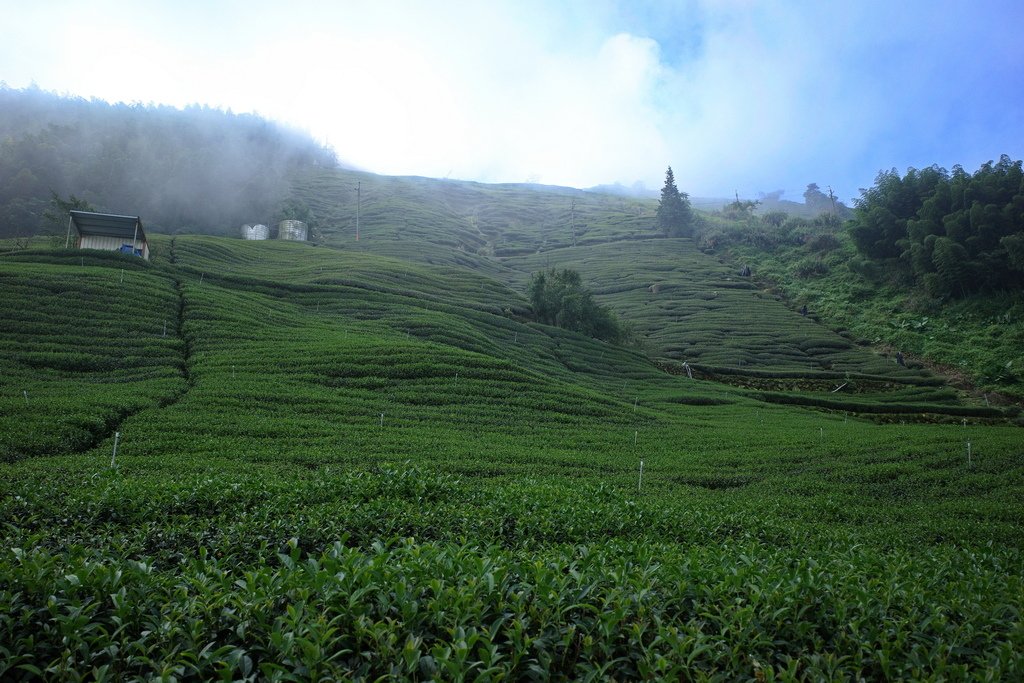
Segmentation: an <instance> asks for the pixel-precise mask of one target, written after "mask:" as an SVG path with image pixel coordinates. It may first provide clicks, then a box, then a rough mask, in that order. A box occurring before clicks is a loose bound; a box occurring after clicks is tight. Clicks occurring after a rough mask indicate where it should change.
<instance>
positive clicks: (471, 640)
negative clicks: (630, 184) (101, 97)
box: [0, 170, 1024, 681]
mask: <svg viewBox="0 0 1024 683" xmlns="http://www.w3.org/2000/svg"><path fill="white" fill-rule="evenodd" d="M356 183H359V184H360V192H361V196H360V201H361V202H365V203H364V204H362V205H361V206H360V207H359V210H360V222H361V224H360V233H361V234H360V239H359V241H358V242H357V241H355V232H354V227H355V226H354V220H353V219H354V211H353V209H354V208H355V207H354V202H355V201H356V197H355V193H354V191H353V187H354V186H355V184H356ZM294 197H295V198H296V200H297V201H301V202H302V203H303V204H304V205H305V206H306V207H308V209H309V211H310V212H311V214H312V215H313V216H315V219H316V224H317V226H318V228H319V230H320V231H321V233H320V239H319V241H318V242H317V243H315V244H312V243H306V244H303V243H294V242H283V241H264V242H259V241H242V240H238V239H232V238H228V237H213V236H203V235H185V234H177V235H153V236H151V238H152V239H151V248H152V252H153V254H154V256H153V260H152V261H151V262H142V261H141V260H138V259H133V258H131V257H127V256H122V255H118V254H112V253H111V254H107V253H104V252H96V251H75V250H65V249H62V248H54V247H52V246H50V245H49V243H48V242H46V241H45V240H37V241H35V242H33V243H30V244H29V248H27V249H4V252H5V253H4V254H3V255H2V256H0V293H2V296H0V340H2V343H0V348H2V349H3V351H2V353H0V369H2V375H0V459H2V460H3V463H2V464H0V473H2V476H0V521H2V522H3V525H2V532H0V533H2V535H3V541H4V544H3V545H4V551H3V552H2V553H0V677H3V678H5V679H11V680H34V679H60V680H209V679H221V680H257V679H259V680H313V679H316V680H330V679H334V680H337V679H356V680H370V679H372V680H470V679H471V680H495V681H496V680H543V679H555V680H569V679H573V680H575V679H601V678H614V679H616V680H626V679H662V678H674V679H682V680H735V679H738V678H742V679H753V680H836V679H847V678H850V679H861V678H862V679H881V678H897V679H918V680H948V679H956V680H960V679H978V680H999V679H1002V680H1009V679H1014V678H1017V677H1019V676H1020V675H1021V672H1022V669H1024V655H1022V654H1021V653H1022V652H1024V648H1022V643H1024V622H1022V620H1021V609H1022V599H1021V596H1022V595H1024V583H1022V576H1024V557H1022V555H1021V547H1022V540H1024V537H1022V531H1021V530H1022V529H1024V506H1022V505H1021V503H1020V500H1021V497H1022V494H1024V460H1022V457H1024V451H1022V448H1021V444H1022V443H1024V441H1022V439H1021V433H1022V432H1021V429H1020V425H1019V410H1018V409H1017V408H1016V407H1014V406H1012V405H1010V406H995V405H986V403H985V402H984V401H983V400H981V399H980V398H978V397H975V396H972V395H970V394H967V393H964V392H961V391H958V390H956V389H954V388H952V387H951V386H950V385H949V384H948V382H947V381H946V380H945V379H944V378H943V377H940V376H938V375H936V374H933V373H932V372H930V371H928V370H927V369H925V368H924V367H920V366H913V364H911V367H902V366H899V365H897V364H896V363H895V362H894V360H893V359H892V358H889V357H886V356H884V355H882V354H880V353H878V352H876V351H875V350H873V349H872V348H871V347H869V346H866V345H864V344H862V343H858V339H857V338H856V337H855V336H854V335H852V334H850V333H844V334H839V333H836V332H834V331H832V330H831V329H829V327H827V326H826V325H823V324H821V323H820V322H818V321H817V320H815V319H814V317H813V316H807V317H805V316H802V315H800V314H799V312H797V311H796V310H795V307H794V306H793V305H792V304H791V303H790V302H788V301H786V300H783V299H782V298H781V297H780V296H779V295H778V294H777V293H776V291H775V290H774V289H772V288H770V287H769V286H768V285H766V284H764V283H763V282H762V281H760V280H757V279H752V278H747V277H741V276H740V275H738V272H737V270H738V269H737V267H736V265H735V263H733V262H732V261H730V260H727V259H725V257H724V256H723V255H717V254H709V253H705V252H702V251H701V250H700V249H699V248H698V242H697V241H696V240H693V239H689V238H673V239H664V238H657V235H656V233H653V231H652V229H651V226H652V224H653V219H652V216H653V212H654V207H655V202H653V201H646V200H626V199H621V198H618V197H612V196H608V195H599V194H591V193H582V192H577V191H573V190H562V189H558V188H537V187H522V186H486V185H478V184H474V183H455V182H441V181H428V180H426V179H416V178H409V179H402V178H384V177H377V176H370V175H369V174H361V173H356V172H349V171H325V170H318V171H313V172H311V173H310V175H308V176H306V177H305V178H304V179H303V180H301V181H300V182H298V184H296V186H295V188H294ZM574 242H575V246H574ZM11 246H13V245H11ZM548 268H572V269H574V270H576V271H578V272H579V273H580V274H581V276H582V279H583V282H584V283H585V284H586V286H587V287H588V288H589V289H590V290H591V291H592V292H593V293H594V296H595V299H596V300H597V301H599V302H600V303H601V304H602V305H605V306H607V307H609V309H611V310H612V311H613V312H614V313H615V314H616V315H617V316H618V317H619V319H620V320H622V321H623V322H624V323H626V324H627V325H629V326H630V328H631V329H632V334H633V339H632V341H631V342H629V343H625V344H621V345H613V344H609V343H605V342H601V341H598V340H595V339H591V338H588V337H584V336H581V335H578V334H575V333H572V332H568V331H566V330H563V329H560V328H557V327H552V326H548V325H543V324H540V323H537V322H535V321H534V319H533V316H532V312H531V310H530V307H529V303H528V300H527V298H526V294H525V292H526V284H527V282H528V281H529V278H530V276H531V275H532V274H533V273H535V272H538V271H541V270H545V269H548ZM115 439H116V442H117V450H116V456H115V453H114V447H115Z"/></svg>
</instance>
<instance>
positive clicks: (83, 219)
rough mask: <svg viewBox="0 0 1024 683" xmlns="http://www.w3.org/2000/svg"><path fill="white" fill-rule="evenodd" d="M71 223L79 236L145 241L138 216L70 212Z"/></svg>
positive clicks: (144, 234)
mask: <svg viewBox="0 0 1024 683" xmlns="http://www.w3.org/2000/svg"><path fill="white" fill-rule="evenodd" d="M71 222H72V223H74V225H75V230H77V231H78V234H79V235H99V236H102V237H119V238H121V239H125V240H129V241H130V240H131V239H132V238H133V237H135V239H136V240H138V241H140V242H144V241H145V240H146V233H145V232H143V231H142V220H141V219H139V217H138V216H118V215H117V214H112V213H94V212H92V211H72V212H71ZM136 229H138V232H137V233H136Z"/></svg>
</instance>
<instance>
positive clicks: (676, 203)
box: [657, 166, 694, 237]
mask: <svg viewBox="0 0 1024 683" xmlns="http://www.w3.org/2000/svg"><path fill="white" fill-rule="evenodd" d="M657 218H658V229H659V230H661V231H662V232H663V233H665V236H666V237H691V236H693V223H694V220H693V210H692V209H691V208H690V198H689V196H688V195H687V194H686V193H685V192H680V191H679V188H677V187H676V178H675V175H674V174H673V173H672V167H671V166H669V167H668V171H666V172H665V186H664V187H663V188H661V200H660V201H659V202H658V213H657Z"/></svg>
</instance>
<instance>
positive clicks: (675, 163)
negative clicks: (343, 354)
mask: <svg viewBox="0 0 1024 683" xmlns="http://www.w3.org/2000/svg"><path fill="white" fill-rule="evenodd" d="M0 16H2V17H4V24H5V31H4V39H3V40H2V41H0V81H2V82H4V83H6V84H7V86H8V87H12V88H24V87H30V86H32V85H34V86H37V87H39V88H42V89H44V90H48V91H53V92H58V93H61V94H66V95H71V96H78V97H85V98H98V99H103V100H106V101H110V102H128V103H134V102H139V103H143V104H168V105H172V106H177V107H184V106H187V105H189V104H205V105H208V106H212V107H218V108H222V109H230V110H231V111H234V112H236V113H241V112H254V113H257V114H260V115H262V116H265V117H267V118H270V119H273V120H275V121H279V122H282V123H285V124H288V125H290V126H293V127H296V128H299V129H301V130H305V131H308V132H309V133H310V134H312V135H313V136H314V137H316V138H317V139H318V140H320V141H322V142H325V143H326V144H329V145H330V146H331V147H333V149H334V150H335V151H336V153H337V155H338V157H339V159H340V160H342V161H343V162H344V163H346V164H347V165H351V166H354V167H357V168H361V169H364V170H367V171H372V172H375V173H382V174H388V175H422V176H430V177H438V178H445V177H449V178H458V179H464V180H478V181H483V182H538V183H545V184H552V185H566V186H571V187H590V186H594V185H598V184H613V183H620V184H623V185H627V186H634V185H635V186H644V187H646V188H647V189H651V190H657V189H659V188H660V187H661V185H662V184H663V182H664V177H665V169H666V167H667V166H672V168H673V171H674V173H675V177H676V182H677V185H678V186H679V189H680V190H682V191H685V192H688V193H690V194H691V195H693V196H699V197H728V196H733V194H734V193H738V194H739V196H740V197H743V198H757V197H758V196H759V195H760V194H761V193H769V192H775V191H778V190H784V192H785V194H784V195H783V198H784V199H792V200H796V201H801V200H802V198H801V195H802V193H803V191H804V189H805V188H806V186H807V184H808V183H811V182H814V183H817V184H818V185H820V186H821V187H822V188H823V189H826V188H829V187H831V188H833V190H834V191H835V193H836V194H837V195H838V197H839V198H840V199H842V200H843V201H846V202H847V203H849V202H850V201H851V200H853V199H855V198H856V197H858V196H859V194H860V188H866V187H870V186H871V185H872V184H873V182H874V179H875V176H876V175H877V174H878V172H879V171H881V170H888V169H891V168H896V169H897V170H898V171H899V172H901V173H903V172H905V171H906V169H907V168H908V167H916V168H922V167H926V166H930V165H932V164H938V165H940V166H943V167H945V168H951V167H952V166H953V165H954V164H960V165H962V166H963V167H964V168H965V169H966V170H967V171H969V172H971V171H974V170H977V168H978V167H979V166H980V165H981V164H983V163H984V162H986V161H988V160H997V159H998V158H999V156H1000V155H1001V154H1008V155H1010V156H1011V157H1012V158H1013V159H1020V158H1022V157H1024V40H1022V39H1021V37H1020V27H1021V26H1022V25H1024V2H1021V0H976V1H975V2H959V1H958V2H948V1H944V0H928V1H921V0H901V1H899V2H895V1H893V0H884V1H875V0H864V1H858V2H822V1H821V0H818V1H816V2H809V1H805V0H777V1H776V0H764V1H760V2H759V1H755V0H677V1H674V2H673V1H644V0H585V1H584V0H581V1H578V2H577V1H572V0H493V1H490V2H487V1H483V0H476V1H473V0H464V1H460V2H456V1H453V0H422V1H412V0H406V1H402V0H394V1H392V0H335V1H333V2H326V1H323V2H312V1H307V0H290V1H289V2H287V3H284V2H265V1H263V0H168V1H163V0H150V1H146V0H131V1H125V0H34V1H33V2H25V0H0ZM2 114H3V113H2V112H0V116H2Z"/></svg>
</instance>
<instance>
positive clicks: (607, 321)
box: [526, 268, 627, 342]
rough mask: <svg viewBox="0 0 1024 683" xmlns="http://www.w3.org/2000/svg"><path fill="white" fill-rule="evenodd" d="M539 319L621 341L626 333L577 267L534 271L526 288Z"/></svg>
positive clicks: (543, 321)
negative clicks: (593, 292) (584, 279)
mask: <svg viewBox="0 0 1024 683" xmlns="http://www.w3.org/2000/svg"><path fill="white" fill-rule="evenodd" d="M526 293H527V296H529V298H530V305H531V306H532V307H533V313H534V315H535V316H536V318H537V320H538V321H540V322H542V323H546V324H548V325H557V326H558V327H563V328H565V329H567V330H572V331H574V332H580V333H582V334H586V335H589V336H591V337H596V338H597V339H603V340H605V341H610V342H619V341H623V340H624V339H625V337H626V336H627V335H626V332H625V330H624V329H623V327H622V325H620V323H619V322H618V320H617V319H616V318H615V315H614V314H613V313H612V312H611V311H610V310H608V308H606V307H605V306H601V305H599V304H598V303H597V302H595V301H594V297H593V295H592V294H591V293H590V292H589V291H588V290H587V289H586V288H585V287H584V286H583V278H581V277H580V274H579V273H578V272H576V271H575V270H568V269H566V270H555V269H554V268H552V269H551V270H549V271H547V272H544V271H541V272H539V273H534V274H533V275H532V276H531V277H530V282H529V284H528V285H527V288H526Z"/></svg>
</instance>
